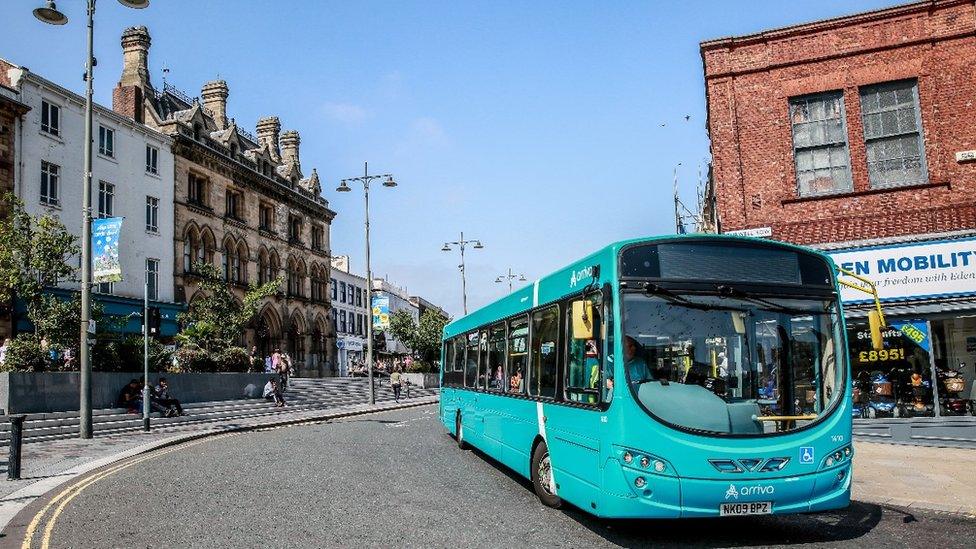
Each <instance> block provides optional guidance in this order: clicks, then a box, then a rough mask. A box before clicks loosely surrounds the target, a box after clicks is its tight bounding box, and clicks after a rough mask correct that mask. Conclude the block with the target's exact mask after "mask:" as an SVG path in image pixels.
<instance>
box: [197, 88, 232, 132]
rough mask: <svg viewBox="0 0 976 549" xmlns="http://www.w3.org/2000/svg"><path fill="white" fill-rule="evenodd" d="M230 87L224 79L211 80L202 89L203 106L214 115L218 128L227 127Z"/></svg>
mask: <svg viewBox="0 0 976 549" xmlns="http://www.w3.org/2000/svg"><path fill="white" fill-rule="evenodd" d="M229 94H230V88H228V87H227V82H224V81H223V80H211V81H210V82H207V83H206V84H204V85H203V89H201V90H200V97H201V98H202V99H203V106H204V108H206V109H207V110H208V111H210V114H211V115H212V116H213V120H214V124H216V125H217V129H218V130H224V129H227V96H228V95H229Z"/></svg>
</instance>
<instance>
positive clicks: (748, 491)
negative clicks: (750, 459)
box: [725, 484, 776, 499]
mask: <svg viewBox="0 0 976 549" xmlns="http://www.w3.org/2000/svg"><path fill="white" fill-rule="evenodd" d="M774 493H776V487H775V486H743V487H742V488H736V487H735V484H729V489H728V490H726V491H725V499H739V496H771V495H773V494H774Z"/></svg>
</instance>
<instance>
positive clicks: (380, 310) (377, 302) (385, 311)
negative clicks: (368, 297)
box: [372, 295, 390, 330]
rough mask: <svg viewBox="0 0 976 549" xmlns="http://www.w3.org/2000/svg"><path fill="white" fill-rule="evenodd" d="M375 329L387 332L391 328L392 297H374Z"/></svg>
mask: <svg viewBox="0 0 976 549" xmlns="http://www.w3.org/2000/svg"><path fill="white" fill-rule="evenodd" d="M372 306H373V329H374V330H385V329H387V328H389V327H390V297H389V296H385V295H374V296H373V303H372Z"/></svg>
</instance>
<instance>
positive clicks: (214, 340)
mask: <svg viewBox="0 0 976 549" xmlns="http://www.w3.org/2000/svg"><path fill="white" fill-rule="evenodd" d="M194 268H195V269H196V272H197V273H198V275H199V277H200V279H199V280H200V290H201V291H202V292H203V293H202V296H203V297H202V298H200V299H199V300H197V301H195V302H194V303H193V305H192V306H191V307H190V308H189V310H187V311H186V312H183V313H180V315H179V321H180V325H181V326H182V327H183V331H182V333H181V334H180V335H179V336H177V337H178V340H179V341H180V343H182V344H193V345H197V346H199V347H200V348H202V349H204V350H205V351H207V352H211V353H220V352H222V351H224V349H226V348H228V347H235V346H237V344H238V342H239V341H240V339H241V334H243V333H244V329H245V327H247V325H248V323H250V322H251V320H253V319H254V317H255V316H256V315H257V313H258V307H260V306H261V302H262V301H263V300H265V299H267V298H269V297H271V296H273V295H275V294H276V293H277V292H278V289H279V288H280V287H281V282H282V278H281V277H278V278H277V279H275V280H272V281H270V282H267V283H265V284H262V285H261V286H258V285H255V284H251V285H250V286H248V289H247V291H246V292H245V293H244V299H243V300H241V301H238V299H237V297H236V296H235V295H234V294H233V292H231V290H230V287H229V286H228V284H227V282H225V281H224V279H223V277H222V276H221V273H220V270H219V269H218V268H217V267H216V266H215V265H212V264H210V263H197V264H196V265H195V267H194Z"/></svg>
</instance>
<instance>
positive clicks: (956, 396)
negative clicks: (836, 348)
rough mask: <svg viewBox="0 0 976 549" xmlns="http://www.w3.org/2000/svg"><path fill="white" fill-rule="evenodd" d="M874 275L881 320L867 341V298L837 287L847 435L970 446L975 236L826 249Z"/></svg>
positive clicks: (974, 432) (974, 407)
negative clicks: (849, 399) (850, 431)
mask: <svg viewBox="0 0 976 549" xmlns="http://www.w3.org/2000/svg"><path fill="white" fill-rule="evenodd" d="M828 253H829V254H830V255H831V256H832V257H833V259H834V261H835V262H836V263H837V264H838V265H839V266H841V267H842V268H844V269H847V270H849V271H852V272H854V273H856V274H858V275H860V276H863V277H866V278H868V279H870V280H872V281H873V282H874V283H875V284H876V286H877V289H878V294H879V296H880V297H881V300H882V303H883V305H884V311H885V316H886V320H887V324H888V327H887V329H885V330H884V331H883V332H882V336H883V339H884V348H883V349H881V350H875V349H873V348H872V347H871V338H870V331H869V329H868V326H867V319H866V316H867V312H868V311H869V310H870V309H871V307H872V303H871V302H870V301H867V300H865V299H864V297H863V294H859V293H858V292H856V291H854V290H850V289H848V288H844V289H843V290H842V292H841V298H842V299H843V301H844V305H845V311H846V320H847V330H848V332H847V335H848V347H849V352H850V361H851V373H852V384H853V398H854V418H855V420H854V423H855V434H857V435H858V436H860V437H861V438H872V439H880V440H890V441H892V442H902V443H918V444H938V445H959V446H976V417H974V416H976V404H974V399H976V392H974V377H976V238H963V239H955V240H931V241H925V242H912V243H909V244H900V245H894V246H874V247H863V248H854V249H842V250H832V251H829V252H828Z"/></svg>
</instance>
